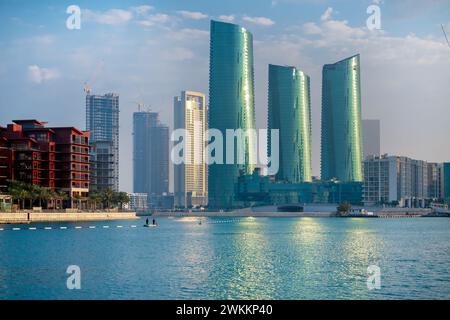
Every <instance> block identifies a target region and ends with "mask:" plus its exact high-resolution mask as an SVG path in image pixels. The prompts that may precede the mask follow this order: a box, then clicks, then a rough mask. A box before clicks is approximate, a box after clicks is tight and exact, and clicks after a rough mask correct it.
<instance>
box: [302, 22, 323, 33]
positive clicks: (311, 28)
mask: <svg viewBox="0 0 450 320" xmlns="http://www.w3.org/2000/svg"><path fill="white" fill-rule="evenodd" d="M303 32H304V33H305V34H308V35H310V34H320V33H321V32H322V29H320V27H319V26H318V25H317V24H315V23H314V22H307V23H305V24H304V25H303Z"/></svg>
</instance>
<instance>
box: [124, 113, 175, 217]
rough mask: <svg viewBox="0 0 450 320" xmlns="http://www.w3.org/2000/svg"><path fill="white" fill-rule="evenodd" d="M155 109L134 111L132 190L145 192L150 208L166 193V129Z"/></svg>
mask: <svg viewBox="0 0 450 320" xmlns="http://www.w3.org/2000/svg"><path fill="white" fill-rule="evenodd" d="M158 117H159V115H158V113H155V112H149V111H143V112H141V111H140V112H135V113H133V192H135V193H146V194H147V195H148V206H149V208H153V207H155V201H156V200H155V199H156V198H158V197H159V196H161V195H163V194H166V193H167V192H169V128H168V127H167V126H165V125H163V124H161V123H160V121H159V118H158Z"/></svg>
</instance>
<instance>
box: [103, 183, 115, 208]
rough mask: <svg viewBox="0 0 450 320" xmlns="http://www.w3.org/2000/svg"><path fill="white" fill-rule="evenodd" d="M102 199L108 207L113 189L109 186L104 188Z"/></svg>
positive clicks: (111, 199) (112, 196) (112, 197)
mask: <svg viewBox="0 0 450 320" xmlns="http://www.w3.org/2000/svg"><path fill="white" fill-rule="evenodd" d="M102 200H103V202H104V203H105V206H106V208H107V209H110V208H111V204H112V202H113V200H114V191H113V190H112V189H111V188H108V189H105V190H104V191H103V192H102Z"/></svg>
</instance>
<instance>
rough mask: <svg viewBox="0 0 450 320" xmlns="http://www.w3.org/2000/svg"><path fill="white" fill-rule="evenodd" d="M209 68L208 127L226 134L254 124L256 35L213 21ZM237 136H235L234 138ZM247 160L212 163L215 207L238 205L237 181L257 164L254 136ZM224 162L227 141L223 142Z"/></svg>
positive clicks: (211, 187)
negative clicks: (241, 162) (227, 131)
mask: <svg viewBox="0 0 450 320" xmlns="http://www.w3.org/2000/svg"><path fill="white" fill-rule="evenodd" d="M210 37H211V43H210V69H209V99H210V102H209V127H210V128H213V129H218V130H220V131H221V132H222V135H223V137H224V138H225V137H226V130H227V129H232V130H236V129H242V130H243V131H245V133H247V131H246V130H247V129H254V127H255V110H254V75H253V36H252V34H251V33H250V32H248V31H247V30H246V29H244V28H242V27H240V26H238V25H235V24H231V23H225V22H217V21H211V33H210ZM235 140H236V139H235ZM244 140H245V142H244V144H243V148H242V149H241V150H242V151H243V154H244V158H245V160H244V163H243V164H239V163H238V161H236V152H235V154H234V156H235V157H234V158H235V161H234V164H225V163H224V164H211V165H210V166H209V169H208V170H209V175H208V199H209V201H208V203H209V206H210V207H212V208H231V207H233V206H235V194H236V189H235V188H236V182H237V178H238V176H239V174H240V173H251V172H252V171H253V168H254V164H256V159H255V157H256V150H255V149H256V148H255V143H256V141H255V137H254V136H253V135H252V134H250V135H246V138H245V139H244ZM223 145H224V146H223V147H224V150H223V156H224V162H225V159H226V155H227V154H226V148H225V146H226V143H225V141H224V143H223ZM235 149H236V148H235Z"/></svg>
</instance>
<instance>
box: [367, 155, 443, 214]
mask: <svg viewBox="0 0 450 320" xmlns="http://www.w3.org/2000/svg"><path fill="white" fill-rule="evenodd" d="M440 184H441V183H440V165H439V164H435V163H427V162H426V161H423V160H415V159H411V158H408V157H401V156H388V155H386V154H385V155H382V156H370V157H367V158H366V159H365V161H364V204H365V205H399V206H401V207H425V206H426V205H427V204H428V203H429V202H431V201H434V200H437V199H438V198H440V197H439V195H440V194H441V191H440Z"/></svg>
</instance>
